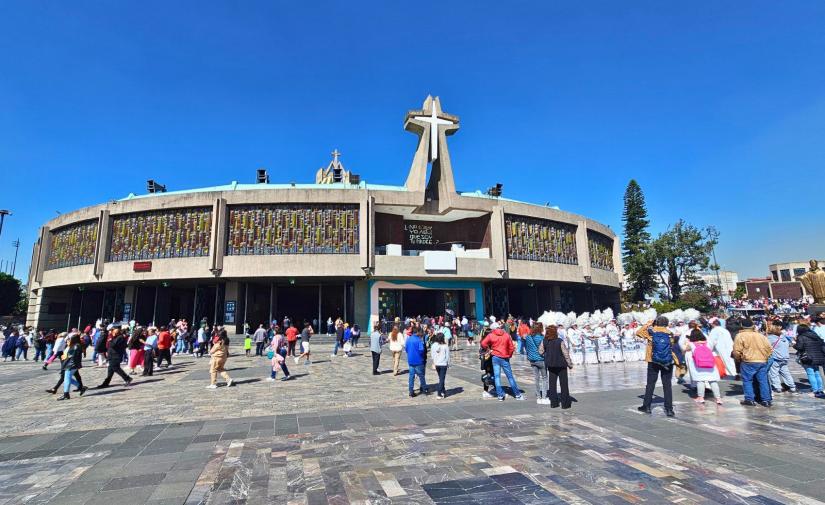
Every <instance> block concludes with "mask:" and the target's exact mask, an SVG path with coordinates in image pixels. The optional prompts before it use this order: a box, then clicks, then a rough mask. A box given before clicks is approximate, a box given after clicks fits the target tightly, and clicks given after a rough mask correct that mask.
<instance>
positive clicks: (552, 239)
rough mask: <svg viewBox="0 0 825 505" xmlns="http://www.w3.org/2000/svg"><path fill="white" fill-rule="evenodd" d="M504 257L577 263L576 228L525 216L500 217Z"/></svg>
mask: <svg viewBox="0 0 825 505" xmlns="http://www.w3.org/2000/svg"><path fill="white" fill-rule="evenodd" d="M504 227H505V236H506V239H507V257H508V258H510V259H514V260H528V261H545V262H550V263H564V264H566V265H577V264H578V254H577V253H576V227H575V226H573V225H570V224H565V223H559V222H557V221H549V220H546V219H536V218H532V217H525V216H514V215H510V214H506V215H505V216H504Z"/></svg>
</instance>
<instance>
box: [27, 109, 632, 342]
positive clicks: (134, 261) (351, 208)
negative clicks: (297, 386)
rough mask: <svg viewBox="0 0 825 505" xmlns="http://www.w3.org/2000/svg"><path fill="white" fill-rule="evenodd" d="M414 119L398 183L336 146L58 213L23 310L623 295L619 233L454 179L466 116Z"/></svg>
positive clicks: (506, 306) (59, 323) (459, 306)
mask: <svg viewBox="0 0 825 505" xmlns="http://www.w3.org/2000/svg"><path fill="white" fill-rule="evenodd" d="M404 128H405V129H406V130H407V131H409V132H412V133H414V134H416V135H417V136H418V137H419V141H418V147H417V149H416V151H415V154H414V156H413V160H412V166H411V167H410V169H409V175H408V176H407V179H406V182H405V183H404V185H403V186H386V185H374V184H367V183H366V182H364V181H361V180H360V177H358V176H357V175H355V174H352V173H351V172H349V171H347V170H346V169H345V168H344V166H343V164H342V163H341V162H340V160H339V159H338V156H339V153H338V152H337V151H336V152H335V153H333V155H334V157H333V161H332V163H330V164H329V166H328V167H327V168H326V169H324V168H322V169H320V170H318V173H317V174H316V183H315V184H270V183H268V181H266V182H262V183H258V184H239V183H237V182H233V183H231V184H229V185H226V186H216V187H208V188H200V189H193V190H188V191H170V192H155V193H150V194H146V195H139V196H136V195H129V196H128V197H126V198H123V199H121V200H115V201H111V202H109V203H104V204H101V205H97V206H93V207H87V208H83V209H78V210H75V211H73V212H69V213H65V214H62V215H60V216H58V217H56V218H55V219H52V220H51V221H49V222H48V223H45V225H44V226H43V227H42V228H41V229H40V233H39V240H38V241H37V243H36V244H35V247H34V251H33V257H32V266H31V270H30V272H29V283H28V286H29V297H30V298H29V312H28V318H27V322H28V324H30V325H33V326H36V327H40V328H55V329H58V330H63V329H65V328H67V327H72V326H81V325H86V324H88V323H91V322H94V321H95V320H96V319H98V318H105V319H109V320H112V321H122V320H131V319H134V320H137V321H138V322H139V323H141V324H148V323H151V322H155V323H156V324H162V323H165V322H168V321H169V320H170V319H172V318H176V319H179V318H185V319H188V320H190V321H193V320H194V321H198V320H200V319H202V318H204V317H205V318H206V319H207V320H208V321H209V323H210V324H213V323H218V324H225V325H227V326H230V327H235V329H236V331H240V330H241V329H242V327H243V324H244V322H249V324H250V325H251V326H252V327H253V328H254V327H255V326H257V324H259V323H264V322H266V321H271V320H275V319H278V320H280V319H282V318H283V317H284V316H287V315H288V316H290V317H291V318H292V320H293V321H296V322H299V321H304V320H307V321H312V320H318V321H321V322H325V321H326V319H327V318H328V317H330V316H331V317H333V318H336V317H339V316H340V317H343V318H344V319H345V320H347V321H352V322H356V323H358V324H360V325H362V327H367V325H368V324H369V323H370V322H371V321H375V320H378V319H384V318H394V317H396V316H401V317H403V316H406V315H412V316H414V315H419V314H429V315H440V314H444V313H453V314H457V315H467V316H468V317H469V318H470V319H474V318H479V319H480V318H482V317H484V316H486V315H490V314H495V315H497V316H503V315H507V314H508V313H509V314H513V315H525V316H534V317H535V316H538V315H540V314H541V313H542V312H543V311H544V310H547V309H554V310H561V311H565V312H566V311H570V310H575V311H577V312H582V311H589V310H594V309H597V308H605V307H613V308H614V310H615V309H617V308H618V302H619V291H620V281H621V271H620V268H621V259H620V253H619V241H618V239H617V237H616V235H615V234H614V233H613V231H611V230H610V229H609V228H608V227H607V226H604V225H602V224H600V223H597V222H595V221H592V220H590V219H587V218H586V217H583V216H579V215H575V214H571V213H568V212H563V211H560V210H557V209H553V208H549V207H544V206H539V205H534V204H529V203H523V202H517V201H513V200H509V199H506V198H502V197H500V196H494V195H495V192H492V193H493V195H490V194H482V193H480V192H474V193H462V192H459V191H457V190H456V187H455V182H454V179H453V165H452V163H451V160H450V153H449V150H448V146H447V137H449V136H451V135H453V134H454V133H456V132H457V131H458V129H459V119H458V117H456V116H453V115H450V114H447V113H445V112H443V111H442V110H441V104H440V102H439V99H438V98H432V97H428V98H427V99H426V101H425V102H424V105H423V107H422V109H421V110H415V111H410V112H408V113H407V115H406V118H405V122H404ZM428 174H429V177H428ZM503 182H504V183H506V181H503Z"/></svg>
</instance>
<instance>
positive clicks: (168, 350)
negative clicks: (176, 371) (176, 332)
mask: <svg viewBox="0 0 825 505" xmlns="http://www.w3.org/2000/svg"><path fill="white" fill-rule="evenodd" d="M164 359H165V360H166V368H169V367H170V366H171V365H172V334H171V333H169V329H168V328H167V327H166V326H161V327H160V333H159V334H158V368H160V364H161V362H163V360H164Z"/></svg>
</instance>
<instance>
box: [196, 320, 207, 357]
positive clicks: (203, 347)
mask: <svg viewBox="0 0 825 505" xmlns="http://www.w3.org/2000/svg"><path fill="white" fill-rule="evenodd" d="M197 345H198V358H202V357H203V355H204V354H206V352H207V351H208V350H209V349H208V347H209V329H208V328H207V326H206V325H205V324H202V325H201V327H200V328H198V341H197Z"/></svg>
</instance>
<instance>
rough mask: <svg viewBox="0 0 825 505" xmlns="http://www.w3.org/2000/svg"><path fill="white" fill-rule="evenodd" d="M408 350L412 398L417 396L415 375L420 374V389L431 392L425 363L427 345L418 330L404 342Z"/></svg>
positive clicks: (427, 392) (409, 383) (409, 384)
mask: <svg viewBox="0 0 825 505" xmlns="http://www.w3.org/2000/svg"><path fill="white" fill-rule="evenodd" d="M404 350H405V351H406V352H407V366H408V367H409V369H410V371H409V382H408V386H409V392H410V398H415V377H416V376H418V384H419V391H420V392H421V393H423V394H429V389H428V388H427V379H426V377H425V373H426V370H425V366H424V365H425V364H426V363H427V347H426V346H425V345H424V340H422V339H421V336H420V335H419V334H418V332H414V333H412V334H411V335H410V336H409V337H408V338H407V341H406V342H405V344H404Z"/></svg>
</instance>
